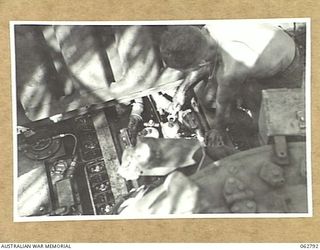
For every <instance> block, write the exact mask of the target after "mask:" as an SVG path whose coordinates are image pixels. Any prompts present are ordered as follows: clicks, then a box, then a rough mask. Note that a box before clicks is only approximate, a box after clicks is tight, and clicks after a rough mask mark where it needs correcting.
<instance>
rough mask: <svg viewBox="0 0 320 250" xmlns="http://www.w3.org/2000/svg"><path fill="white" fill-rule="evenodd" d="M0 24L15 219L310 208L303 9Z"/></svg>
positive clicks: (262, 213) (279, 213)
mask: <svg viewBox="0 0 320 250" xmlns="http://www.w3.org/2000/svg"><path fill="white" fill-rule="evenodd" d="M10 31H11V55H12V58H11V60H12V79H13V80H12V90H13V91H12V93H13V96H12V97H13V98H12V99H13V102H12V106H13V122H14V124H13V133H14V140H13V142H14V150H13V151H14V175H15V176H14V220H15V221H17V222H20V221H56V220H57V221H60V220H101V219H102V220H108V219H151V218H221V217H223V218H235V217H239V218H240V217H241V218H258V217H260V218H261V217H309V216H312V193H311V177H312V175H311V155H310V152H311V143H310V139H311V138H310V136H311V132H310V131H311V128H310V126H311V122H310V120H311V117H310V20H309V19H297V18H291V19H254V20H198V21H194V20H192V21H139V22H122V21H121V22H120V21H119V22H80V21H79V22H75V21H72V22H58V21H56V22H25V21H14V22H11V25H10Z"/></svg>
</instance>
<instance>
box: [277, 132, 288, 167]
mask: <svg viewBox="0 0 320 250" xmlns="http://www.w3.org/2000/svg"><path fill="white" fill-rule="evenodd" d="M273 140H274V145H273V149H274V159H273V160H274V162H275V163H276V164H278V165H288V164H289V163H290V162H289V156H288V146H287V141H286V137H285V136H284V135H276V136H274V137H273Z"/></svg>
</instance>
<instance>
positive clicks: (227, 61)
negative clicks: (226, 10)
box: [160, 22, 303, 146]
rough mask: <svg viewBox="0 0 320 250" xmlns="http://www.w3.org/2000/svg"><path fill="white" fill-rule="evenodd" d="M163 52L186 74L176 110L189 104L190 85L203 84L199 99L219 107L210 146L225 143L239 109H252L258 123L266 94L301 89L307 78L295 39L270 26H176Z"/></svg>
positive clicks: (163, 41) (166, 38)
mask: <svg viewBox="0 0 320 250" xmlns="http://www.w3.org/2000/svg"><path fill="white" fill-rule="evenodd" d="M160 52H161V56H162V59H163V62H164V64H165V65H166V66H168V67H171V68H175V69H178V70H180V71H182V72H184V73H185V80H184V82H183V83H182V84H181V85H180V87H179V88H178V90H177V92H176V94H175V97H174V107H173V109H179V108H180V107H181V106H182V105H183V104H184V102H185V93H186V91H187V90H188V89H190V87H194V86H195V85H196V84H197V83H199V82H202V84H201V86H200V88H199V89H200V90H199V92H198V95H199V96H200V98H199V99H200V100H201V101H202V102H203V104H204V106H205V107H206V108H208V109H212V108H214V109H215V116H214V119H213V121H212V123H211V126H212V128H213V129H212V130H210V131H209V132H208V134H207V144H208V145H209V146H215V145H221V143H223V141H224V138H225V137H224V136H225V133H224V132H225V128H226V125H227V123H228V121H229V120H230V118H231V117H232V111H233V110H235V108H236V107H239V106H241V107H242V108H245V109H249V110H250V111H251V113H252V116H253V120H254V122H255V124H256V125H257V120H258V114H259V109H260V102H261V90H262V89H265V88H296V87H300V86H301V83H302V79H303V62H302V60H301V58H302V57H301V56H300V53H299V50H298V47H297V46H296V44H295V41H294V39H293V38H292V37H291V36H290V35H289V34H288V33H287V32H286V31H284V30H283V29H282V28H280V27H277V26H272V25H269V24H253V23H245V22H240V23H233V22H217V23H213V24H210V25H207V26H204V27H202V28H199V27H195V26H172V27H169V28H168V30H167V31H166V32H165V33H164V34H163V36H162V39H161V46H160ZM202 80H204V81H202Z"/></svg>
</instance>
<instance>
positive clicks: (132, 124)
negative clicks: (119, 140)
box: [128, 98, 144, 146]
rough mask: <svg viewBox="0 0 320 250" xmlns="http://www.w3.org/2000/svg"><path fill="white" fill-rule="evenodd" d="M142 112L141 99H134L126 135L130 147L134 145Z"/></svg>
mask: <svg viewBox="0 0 320 250" xmlns="http://www.w3.org/2000/svg"><path fill="white" fill-rule="evenodd" d="M143 110H144V105H143V100H142V98H138V99H135V100H134V102H133V104H132V109H131V114H130V116H129V123H128V134H129V137H130V140H131V143H132V145H133V146H134V145H135V144H136V140H137V135H138V129H139V126H140V124H141V123H142V116H141V115H142V112H143Z"/></svg>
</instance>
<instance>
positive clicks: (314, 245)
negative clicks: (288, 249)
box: [300, 243, 319, 249]
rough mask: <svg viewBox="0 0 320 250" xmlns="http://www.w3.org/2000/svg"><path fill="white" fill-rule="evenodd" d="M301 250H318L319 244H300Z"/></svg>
mask: <svg viewBox="0 0 320 250" xmlns="http://www.w3.org/2000/svg"><path fill="white" fill-rule="evenodd" d="M300 248H302V249H318V248H319V244H318V243H303V244H300Z"/></svg>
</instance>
